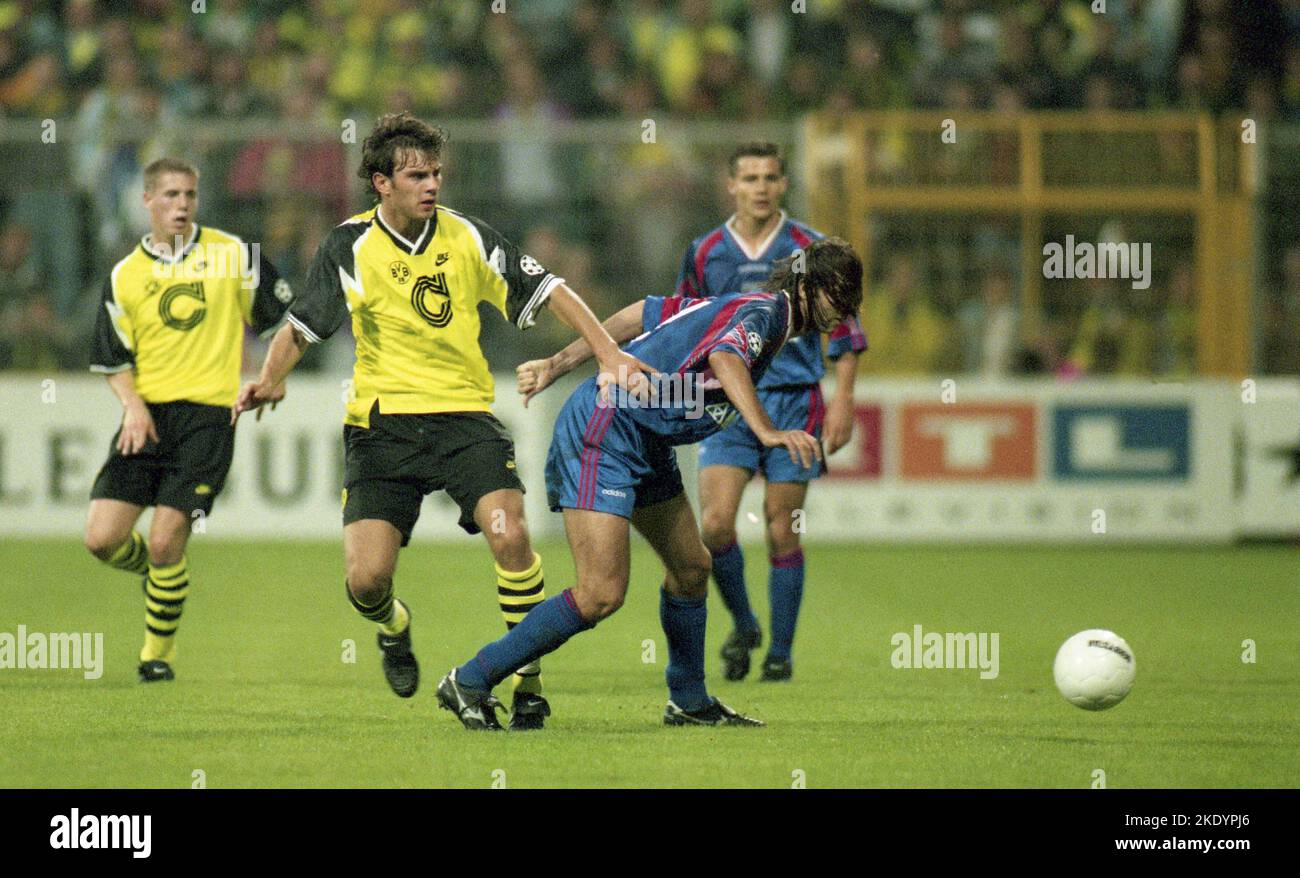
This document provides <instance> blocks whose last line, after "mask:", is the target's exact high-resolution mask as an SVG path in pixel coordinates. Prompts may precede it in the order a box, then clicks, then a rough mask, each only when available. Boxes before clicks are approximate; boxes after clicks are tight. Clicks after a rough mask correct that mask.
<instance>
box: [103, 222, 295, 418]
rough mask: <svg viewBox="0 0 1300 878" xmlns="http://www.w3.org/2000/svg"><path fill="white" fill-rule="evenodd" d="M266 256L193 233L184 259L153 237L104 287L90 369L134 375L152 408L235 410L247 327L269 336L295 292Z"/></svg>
mask: <svg viewBox="0 0 1300 878" xmlns="http://www.w3.org/2000/svg"><path fill="white" fill-rule="evenodd" d="M260 250H261V248H260V247H258V246H257V245H252V246H250V245H248V244H245V243H244V242H243V241H242V240H240V239H239V238H238V237H237V236H235V235H232V234H230V233H229V232H223V231H221V230H220V229H214V228H211V227H207V226H198V225H195V226H194V231H193V233H192V237H191V238H190V240H189V242H188V243H186V244H185V247H184V248H183V249H182V250H181V251H180V254H179V256H176V257H168V256H163V255H160V254H159V253H158V252H156V251H155V250H154V248H153V246H152V242H151V241H150V236H148V235H146V236H145V237H144V238H143V239H142V240H141V241H140V246H138V247H136V248H135V249H134V250H132V251H131V253H130V255H129V256H127V257H126V258H125V259H123V260H122V261H121V262H119V263H117V265H115V266H114V267H113V270H112V272H111V273H110V274H109V277H108V280H107V282H105V284H104V293H103V302H102V305H101V307H100V310H99V314H98V317H97V322H96V326H95V335H94V339H93V341H92V346H91V347H92V350H91V364H92V365H91V367H90V368H91V370H92V371H94V372H106V373H111V372H121V371H124V370H126V369H134V370H135V389H136V392H137V393H139V394H140V396H141V398H143V399H144V401H145V402H175V401H177V400H184V401H187V402H197V403H203V404H205V405H218V406H229V405H234V403H235V397H236V396H237V395H238V394H239V372H240V365H241V362H242V359H243V347H244V324H245V323H247V324H248V325H249V326H251V327H252V328H253V329H254V330H255V331H256V332H258V333H259V334H262V335H266V334H268V333H270V332H272V331H274V330H275V328H276V326H277V325H278V324H279V323H280V321H281V319H282V318H283V317H284V313H285V311H287V310H288V308H289V304H290V303H291V302H292V301H293V293H292V291H291V290H290V288H289V284H288V282H287V281H285V280H284V279H283V278H281V277H280V275H279V273H278V272H277V271H276V270H275V266H273V265H272V264H271V263H270V262H269V261H268V260H267V259H265V258H263V257H262V255H261V252H260Z"/></svg>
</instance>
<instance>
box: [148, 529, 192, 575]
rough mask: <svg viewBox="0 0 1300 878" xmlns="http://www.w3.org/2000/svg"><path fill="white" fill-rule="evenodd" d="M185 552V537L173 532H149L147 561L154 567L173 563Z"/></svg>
mask: <svg viewBox="0 0 1300 878" xmlns="http://www.w3.org/2000/svg"><path fill="white" fill-rule="evenodd" d="M184 554H185V538H184V536H183V535H181V534H174V533H150V534H149V563H150V564H153V565H154V566H155V567H165V566H167V565H169V564H175V563H177V562H178V561H180V560H181V556H182V555H184Z"/></svg>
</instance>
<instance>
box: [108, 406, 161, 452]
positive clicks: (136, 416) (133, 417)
mask: <svg viewBox="0 0 1300 878" xmlns="http://www.w3.org/2000/svg"><path fill="white" fill-rule="evenodd" d="M151 439H152V440H153V441H154V442H157V441H158V429H157V428H156V427H155V426H154V423H153V415H151V414H149V408H148V407H147V406H146V405H145V404H144V403H143V402H138V403H133V404H131V405H129V406H127V408H126V413H125V414H124V415H123V416H122V429H121V430H119V431H118V433H117V450H118V451H119V452H121V453H122V454H123V455H124V456H130V455H132V454H135V453H136V452H139V451H143V450H144V447H145V445H147V444H148V443H149V440H151Z"/></svg>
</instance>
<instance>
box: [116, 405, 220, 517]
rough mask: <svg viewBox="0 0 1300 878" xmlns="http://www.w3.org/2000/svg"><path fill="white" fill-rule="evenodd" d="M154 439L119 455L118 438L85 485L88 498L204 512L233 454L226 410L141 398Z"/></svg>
mask: <svg viewBox="0 0 1300 878" xmlns="http://www.w3.org/2000/svg"><path fill="white" fill-rule="evenodd" d="M146 405H147V406H148V407H149V414H150V415H152V416H153V423H154V429H156V430H157V431H158V441H157V442H154V441H153V440H152V439H149V440H147V441H146V443H145V446H144V448H142V449H141V450H140V451H137V452H136V453H135V454H132V455H130V456H127V457H124V456H123V455H122V453H121V452H120V451H118V450H117V437H118V435H119V434H120V433H121V432H122V431H121V428H120V427H119V428H118V432H117V433H114V434H113V444H112V446H111V448H110V450H109V453H108V460H107V461H105V462H104V466H103V467H102V468H100V470H99V475H98V476H96V477H95V484H94V487H92V488H91V489H90V498H91V499H92V500H122V501H124V502H126V503H134V504H136V505H137V506H171V507H173V508H175V509H179V510H181V511H182V512H186V513H190V512H193V511H194V510H196V509H201V510H203V514H204V515H207V514H208V513H209V512H211V511H212V502H213V501H214V500H216V499H217V495H218V494H220V493H221V488H222V486H224V485H225V483H226V474H227V473H228V472H229V471H230V460H231V458H232V457H234V454H235V428H234V427H233V426H231V424H230V409H228V408H226V407H224V406H217V405H201V404H199V403H196V402H157V403H155V402H151V403H146Z"/></svg>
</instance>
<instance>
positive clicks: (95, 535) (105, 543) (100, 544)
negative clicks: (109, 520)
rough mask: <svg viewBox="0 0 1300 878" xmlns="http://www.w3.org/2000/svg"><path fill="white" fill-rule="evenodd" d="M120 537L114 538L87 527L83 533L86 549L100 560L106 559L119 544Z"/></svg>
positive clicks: (120, 542)
mask: <svg viewBox="0 0 1300 878" xmlns="http://www.w3.org/2000/svg"><path fill="white" fill-rule="evenodd" d="M121 544H122V541H121V540H120V539H118V540H114V539H113V537H112V536H111V535H110V534H107V533H104V532H101V531H96V530H92V529H89V528H87V530H86V534H85V545H86V551H87V552H89V553H90V554H92V555H94V556H95V557H96V558H98V559H99V560H101V561H107V560H108V559H109V558H111V557H112V556H113V553H114V552H116V551H117V549H118V547H119V546H121Z"/></svg>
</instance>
